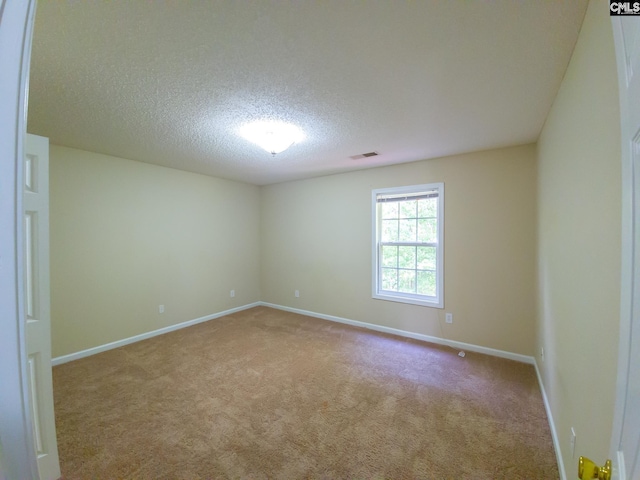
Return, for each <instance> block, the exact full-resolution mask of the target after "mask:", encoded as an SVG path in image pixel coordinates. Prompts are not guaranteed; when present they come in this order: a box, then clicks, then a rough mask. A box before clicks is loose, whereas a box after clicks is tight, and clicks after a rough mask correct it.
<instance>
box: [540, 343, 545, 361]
mask: <svg viewBox="0 0 640 480" xmlns="http://www.w3.org/2000/svg"><path fill="white" fill-rule="evenodd" d="M540 360H542V361H543V362H544V347H540Z"/></svg>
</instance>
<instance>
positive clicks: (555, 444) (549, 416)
mask: <svg viewBox="0 0 640 480" xmlns="http://www.w3.org/2000/svg"><path fill="white" fill-rule="evenodd" d="M533 366H534V368H535V369H536V375H537V376H538V384H539V385H540V391H541V392H542V401H543V402H544V409H545V410H546V411H547V419H548V420H549V428H550V429H551V439H552V440H553V449H554V450H555V452H556V460H557V461H558V471H559V472H560V480H567V472H566V471H565V469H564V462H563V461H562V450H561V449H560V440H559V439H558V432H557V431H556V424H555V422H554V421H553V414H552V413H551V405H549V399H548V397H547V392H546V391H545V389H544V383H543V382H542V375H540V370H539V369H538V362H536V361H534V362H533Z"/></svg>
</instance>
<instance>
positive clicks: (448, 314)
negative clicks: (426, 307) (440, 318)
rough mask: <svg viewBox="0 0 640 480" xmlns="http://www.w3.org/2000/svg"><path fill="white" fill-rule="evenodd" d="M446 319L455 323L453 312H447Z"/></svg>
mask: <svg viewBox="0 0 640 480" xmlns="http://www.w3.org/2000/svg"><path fill="white" fill-rule="evenodd" d="M444 321H445V322H447V323H453V313H447V314H446V315H445V316H444Z"/></svg>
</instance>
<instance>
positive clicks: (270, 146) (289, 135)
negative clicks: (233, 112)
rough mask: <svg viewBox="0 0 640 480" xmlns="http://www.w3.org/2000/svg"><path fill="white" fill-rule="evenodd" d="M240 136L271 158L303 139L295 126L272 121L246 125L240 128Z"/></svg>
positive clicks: (302, 135) (300, 131)
mask: <svg viewBox="0 0 640 480" xmlns="http://www.w3.org/2000/svg"><path fill="white" fill-rule="evenodd" d="M240 135H242V136H243V137H244V138H246V139H247V140H249V141H250V142H253V143H255V144H256V145H259V146H260V147H262V148H264V149H265V150H266V151H267V152H269V153H270V154H271V155H273V156H275V155H276V154H277V153H280V152H284V151H285V150H286V149H287V148H289V147H290V146H291V145H293V144H294V143H298V142H300V141H301V140H303V139H304V134H303V133H302V130H300V129H299V128H298V127H296V126H295V125H291V124H290V123H284V122H274V121H260V122H253V123H248V124H246V125H244V126H243V127H242V128H240Z"/></svg>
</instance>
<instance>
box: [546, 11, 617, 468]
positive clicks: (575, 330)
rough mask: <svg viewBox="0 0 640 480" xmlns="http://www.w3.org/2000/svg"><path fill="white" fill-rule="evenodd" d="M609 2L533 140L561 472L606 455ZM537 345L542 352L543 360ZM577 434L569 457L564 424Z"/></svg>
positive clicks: (613, 109) (592, 22) (613, 214)
mask: <svg viewBox="0 0 640 480" xmlns="http://www.w3.org/2000/svg"><path fill="white" fill-rule="evenodd" d="M607 5H608V4H607V3H605V2H599V1H594V2H591V4H590V5H589V9H588V11H587V15H586V18H585V21H584V25H583V27H582V31H581V33H580V37H579V40H578V43H577V45H576V49H575V52H574V54H573V58H572V59H571V63H570V65H569V69H568V71H567V73H566V76H565V78H564V80H563V82H562V87H561V89H560V91H559V93H558V96H557V98H556V100H555V103H554V105H553V108H552V110H551V112H550V114H549V116H548V118H547V122H546V125H545V127H544V129H543V131H542V135H541V137H540V140H539V142H538V177H539V180H538V197H539V207H538V210H539V214H538V232H539V246H538V277H539V278H538V283H539V294H538V312H539V315H538V327H537V328H538V348H537V352H538V356H537V361H538V365H539V367H540V370H541V372H542V376H543V379H544V385H545V390H546V392H547V394H548V397H549V402H550V405H551V410H552V412H553V417H554V420H555V424H556V428H557V432H558V437H559V440H560V447H561V450H562V455H563V461H564V464H565V468H566V471H567V477H568V478H577V461H578V456H579V455H586V456H588V457H590V458H592V459H594V460H596V461H597V462H600V463H602V462H604V460H605V458H606V455H607V453H608V451H609V441H610V436H611V424H612V418H613V406H614V393H615V392H614V387H615V381H616V367H617V354H618V329H619V310H620V309H619V304H620V229H621V220H620V217H621V170H620V169H621V164H620V128H619V124H620V117H619V108H618V88H617V85H618V82H617V76H616V65H615V54H614V47H613V37H612V29H611V23H610V19H609V15H608V10H607ZM540 347H544V349H545V361H544V362H542V361H541V358H540V355H539V352H540ZM572 426H573V427H574V428H575V431H576V434H577V444H576V457H575V458H572V457H571V452H570V448H569V446H570V429H571V427H572Z"/></svg>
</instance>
